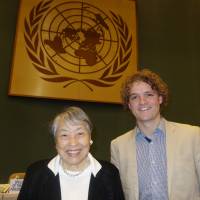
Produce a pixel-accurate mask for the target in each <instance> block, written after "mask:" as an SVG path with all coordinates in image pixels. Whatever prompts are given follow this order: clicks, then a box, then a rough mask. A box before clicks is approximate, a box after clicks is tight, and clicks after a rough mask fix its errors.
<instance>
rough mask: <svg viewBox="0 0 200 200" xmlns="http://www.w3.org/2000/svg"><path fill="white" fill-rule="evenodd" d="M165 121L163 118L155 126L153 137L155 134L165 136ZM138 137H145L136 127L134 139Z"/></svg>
mask: <svg viewBox="0 0 200 200" xmlns="http://www.w3.org/2000/svg"><path fill="white" fill-rule="evenodd" d="M165 132H166V131H165V121H164V119H163V118H161V119H160V122H159V124H158V126H157V128H156V129H155V130H154V132H153V135H155V134H156V133H161V134H163V135H165ZM138 136H143V137H144V136H145V135H144V133H142V132H141V131H140V129H139V127H138V126H136V137H138Z"/></svg>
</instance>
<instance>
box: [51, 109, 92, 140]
mask: <svg viewBox="0 0 200 200" xmlns="http://www.w3.org/2000/svg"><path fill="white" fill-rule="evenodd" d="M62 120H63V121H64V122H65V123H67V124H73V125H83V126H85V128H86V129H87V131H88V133H89V134H91V133H92V129H93V125H92V123H91V121H90V118H89V117H88V115H87V114H86V113H85V112H84V111H83V110H82V109H81V108H79V107H75V106H71V107H68V108H66V109H64V111H63V112H61V113H59V114H57V115H56V116H55V118H54V120H53V122H52V124H51V133H52V135H53V136H54V137H55V136H56V132H57V129H58V124H59V122H60V121H62Z"/></svg>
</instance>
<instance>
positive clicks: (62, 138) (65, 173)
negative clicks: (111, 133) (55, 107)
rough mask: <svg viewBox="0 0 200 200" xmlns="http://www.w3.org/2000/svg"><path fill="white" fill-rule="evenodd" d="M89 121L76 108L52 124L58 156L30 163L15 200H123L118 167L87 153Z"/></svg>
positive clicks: (82, 112) (89, 134)
mask: <svg viewBox="0 0 200 200" xmlns="http://www.w3.org/2000/svg"><path fill="white" fill-rule="evenodd" d="M91 132H92V124H91V122H90V119H89V117H88V116H87V115H86V113H85V112H84V111H83V110H82V109H80V108H78V107H69V108H67V109H66V110H65V111H64V112H62V113H60V114H58V115H57V116H56V117H55V119H54V121H53V123H52V134H53V136H54V139H55V144H56V150H57V153H58V154H57V156H55V157H54V158H53V159H51V160H45V161H39V162H36V163H34V164H32V165H31V166H30V167H29V168H28V169H27V172H26V176H25V179H24V182H23V185H22V188H21V191H20V193H19V196H18V200H124V196H123V192H122V187H121V182H120V178H119V173H118V170H117V168H115V167H114V166H113V165H112V164H111V163H109V162H106V161H97V160H96V159H95V158H94V157H93V156H92V155H91V154H90V153H89V150H90V145H91V144H92V140H91Z"/></svg>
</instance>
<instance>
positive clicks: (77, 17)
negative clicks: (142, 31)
mask: <svg viewBox="0 0 200 200" xmlns="http://www.w3.org/2000/svg"><path fill="white" fill-rule="evenodd" d="M52 2H53V0H51V1H41V2H40V3H39V4H38V5H36V6H34V7H33V8H32V10H31V11H30V13H29V15H28V16H27V17H26V19H25V20H24V27H25V31H24V38H25V44H26V50H27V53H28V56H29V58H30V59H31V62H32V64H33V66H34V67H35V69H36V70H37V71H38V72H39V73H40V74H41V75H40V76H41V78H42V79H43V80H45V81H49V82H52V83H62V86H63V87H68V86H69V85H71V84H73V83H75V82H79V83H80V84H84V85H85V86H86V87H87V88H88V89H90V90H91V91H93V87H94V86H96V87H110V86H113V85H114V84H115V83H116V81H117V80H118V79H120V78H121V77H122V75H123V72H124V71H125V70H126V68H127V66H128V64H129V59H130V56H131V53H132V48H131V45H132V35H131V34H130V33H129V29H128V26H127V24H126V23H125V22H124V20H123V18H122V17H121V16H120V15H117V14H115V13H114V12H112V11H109V12H107V13H106V12H105V11H103V10H101V9H99V8H98V7H96V6H94V5H91V4H88V3H84V2H83V1H66V2H64V3H60V4H57V5H54V6H52V5H51V4H52Z"/></svg>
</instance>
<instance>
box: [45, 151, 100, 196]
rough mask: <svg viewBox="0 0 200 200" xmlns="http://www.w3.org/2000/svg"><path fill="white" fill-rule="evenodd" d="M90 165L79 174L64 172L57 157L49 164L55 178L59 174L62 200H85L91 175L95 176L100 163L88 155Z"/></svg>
mask: <svg viewBox="0 0 200 200" xmlns="http://www.w3.org/2000/svg"><path fill="white" fill-rule="evenodd" d="M88 158H89V160H90V165H89V166H88V167H87V168H86V169H85V170H84V171H83V172H81V173H79V174H75V173H74V174H73V172H70V173H66V172H64V170H63V168H62V166H61V164H60V156H59V155H57V156H56V157H54V158H53V159H52V160H51V161H50V162H49V163H48V168H49V169H50V170H51V171H53V173H54V174H55V176H56V175H57V174H58V173H59V178H60V187H61V199H62V200H87V199H88V190H89V183H90V177H91V174H93V175H94V176H96V174H97V173H98V171H99V170H100V169H101V165H100V163H99V162H98V161H97V160H96V159H95V158H94V157H93V156H92V155H91V154H90V153H89V154H88Z"/></svg>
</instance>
